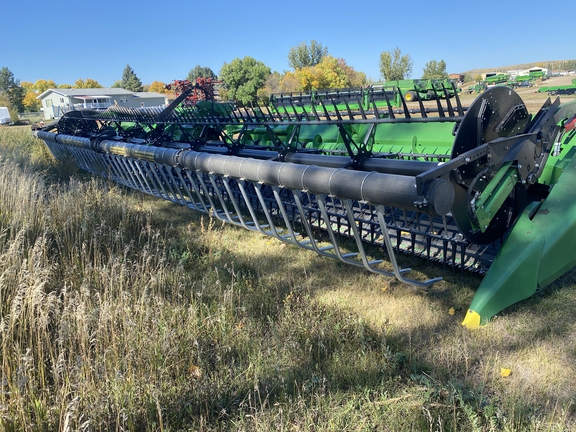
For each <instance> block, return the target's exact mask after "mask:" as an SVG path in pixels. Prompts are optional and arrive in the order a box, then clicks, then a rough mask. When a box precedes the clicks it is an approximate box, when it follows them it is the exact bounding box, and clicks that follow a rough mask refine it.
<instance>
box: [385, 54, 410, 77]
mask: <svg viewBox="0 0 576 432" xmlns="http://www.w3.org/2000/svg"><path fill="white" fill-rule="evenodd" d="M412 64H413V63H412V58H411V57H410V55H409V54H404V55H402V51H401V50H400V48H398V47H396V48H394V51H391V52H390V51H384V52H382V53H380V75H381V76H382V78H384V80H385V81H396V80H401V79H405V78H407V77H408V76H409V75H410V73H411V72H412Z"/></svg>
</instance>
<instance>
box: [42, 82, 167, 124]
mask: <svg viewBox="0 0 576 432" xmlns="http://www.w3.org/2000/svg"><path fill="white" fill-rule="evenodd" d="M36 99H39V100H40V102H41V104H42V109H43V111H44V119H46V120H49V119H57V118H60V117H61V116H62V114H64V113H65V112H67V111H71V110H75V109H81V108H91V109H106V108H108V107H109V106H111V105H119V106H124V107H131V108H139V107H152V106H161V105H167V104H168V101H167V99H166V96H165V95H163V94H160V93H154V92H137V93H134V92H131V91H129V90H124V89H121V88H94V89H48V90H46V91H45V92H44V93H42V94H40V95H39V96H38V97H37V98H36Z"/></svg>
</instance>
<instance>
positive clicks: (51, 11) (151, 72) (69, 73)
mask: <svg viewBox="0 0 576 432" xmlns="http://www.w3.org/2000/svg"><path fill="white" fill-rule="evenodd" d="M3 3H4V5H3V6H2V8H1V9H0V68H1V67H7V68H8V69H9V70H10V71H11V72H12V73H13V74H14V77H15V78H16V79H19V80H20V81H21V82H22V81H29V82H32V83H34V82H35V81H37V80H39V79H46V80H53V81H54V82H55V83H56V84H71V85H72V84H74V82H75V81H76V80H77V79H80V78H82V79H86V78H92V79H95V80H96V81H98V82H99V83H100V84H101V85H103V86H104V87H109V86H111V85H112V84H113V83H114V82H115V81H117V80H120V79H121V78H122V72H123V71H124V68H125V67H126V65H130V67H132V69H133V70H134V72H135V73H136V75H137V76H138V78H140V80H141V81H142V83H143V84H150V83H152V82H153V81H162V82H164V83H168V82H171V81H173V80H175V79H184V78H186V76H187V75H188V72H189V71H190V70H191V69H192V68H194V67H195V66H196V65H200V66H202V67H209V68H210V69H212V70H213V71H214V72H215V73H216V74H218V73H219V71H220V69H221V68H222V65H224V63H230V62H231V61H232V60H234V59H236V58H243V57H245V56H250V57H253V58H255V59H256V60H259V61H261V62H263V63H264V64H266V65H267V66H268V67H270V68H271V69H272V70H273V71H278V72H284V71H286V70H289V66H288V59H287V56H288V52H289V50H290V48H291V47H294V46H296V45H298V44H299V43H302V42H306V43H309V42H310V41H311V40H315V41H317V42H319V43H321V44H322V45H324V46H325V47H327V48H328V53H329V54H331V55H332V56H334V57H338V58H343V59H344V60H345V61H346V63H347V64H348V65H350V66H352V67H354V69H355V70H357V71H361V72H364V73H365V74H366V76H367V77H368V78H371V79H372V80H374V81H378V80H380V71H379V65H378V63H379V59H380V53H382V52H384V51H392V50H394V49H395V48H396V47H398V48H400V50H401V51H402V53H403V54H409V55H410V56H411V58H412V60H413V71H412V78H420V77H421V76H422V70H423V68H424V66H425V65H426V63H427V62H428V61H430V60H437V61H440V60H444V61H445V62H446V64H447V72H448V73H462V72H465V71H468V70H471V69H477V68H493V69H497V68H499V67H502V66H507V65H513V64H522V63H531V62H539V61H549V60H571V59H576V32H574V28H573V27H572V26H571V25H570V21H569V20H567V19H564V18H561V19H560V20H559V21H555V20H554V19H553V17H554V16H558V11H560V10H565V9H568V8H567V2H565V1H562V2H560V1H557V0H549V1H546V2H541V1H534V0H528V1H525V2H522V3H518V2H512V1H506V0H501V1H493V0H484V1H482V2H467V1H460V2H455V1H445V2H432V1H412V2H403V1H397V2H385V1H373V0H367V1H359V2H357V3H356V2H351V1H343V0H332V1H324V0H316V1H310V0H308V1H302V0H292V1H285V2H279V1H261V0H256V1H249V0H246V1H234V0H211V1H205V0H204V1H202V2H200V1H197V0H189V1H175V0H163V1H150V0H141V1H123V0H115V1H112V0H95V1H91V2H83V1H78V0H74V1H71V0H60V1H57V2H53V3H50V2H45V1H42V2H40V1H38V0H28V1H26V2H24V3H19V2H16V1H8V0H7V1H4V2H3ZM568 3H569V2H568Z"/></svg>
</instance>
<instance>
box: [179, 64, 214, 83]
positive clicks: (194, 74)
mask: <svg viewBox="0 0 576 432" xmlns="http://www.w3.org/2000/svg"><path fill="white" fill-rule="evenodd" d="M198 78H212V79H216V78H217V77H216V74H215V73H214V71H213V70H212V69H210V68H209V67H202V66H200V65H196V66H195V67H194V68H193V69H190V72H188V76H187V77H186V79H187V80H188V81H192V82H194V81H196V79H198Z"/></svg>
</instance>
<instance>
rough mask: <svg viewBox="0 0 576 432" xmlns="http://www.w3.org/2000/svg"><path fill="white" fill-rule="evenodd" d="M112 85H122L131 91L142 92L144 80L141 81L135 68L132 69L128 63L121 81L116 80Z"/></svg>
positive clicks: (121, 86)
mask: <svg viewBox="0 0 576 432" xmlns="http://www.w3.org/2000/svg"><path fill="white" fill-rule="evenodd" d="M117 84H118V85H117ZM112 87H120V88H123V89H126V90H129V91H131V92H141V91H142V81H140V78H138V77H137V76H136V73H135V72H134V69H132V68H131V67H130V65H126V67H125V68H124V72H123V73H122V80H121V81H120V83H118V81H116V82H115V83H114V85H113V86H112Z"/></svg>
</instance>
